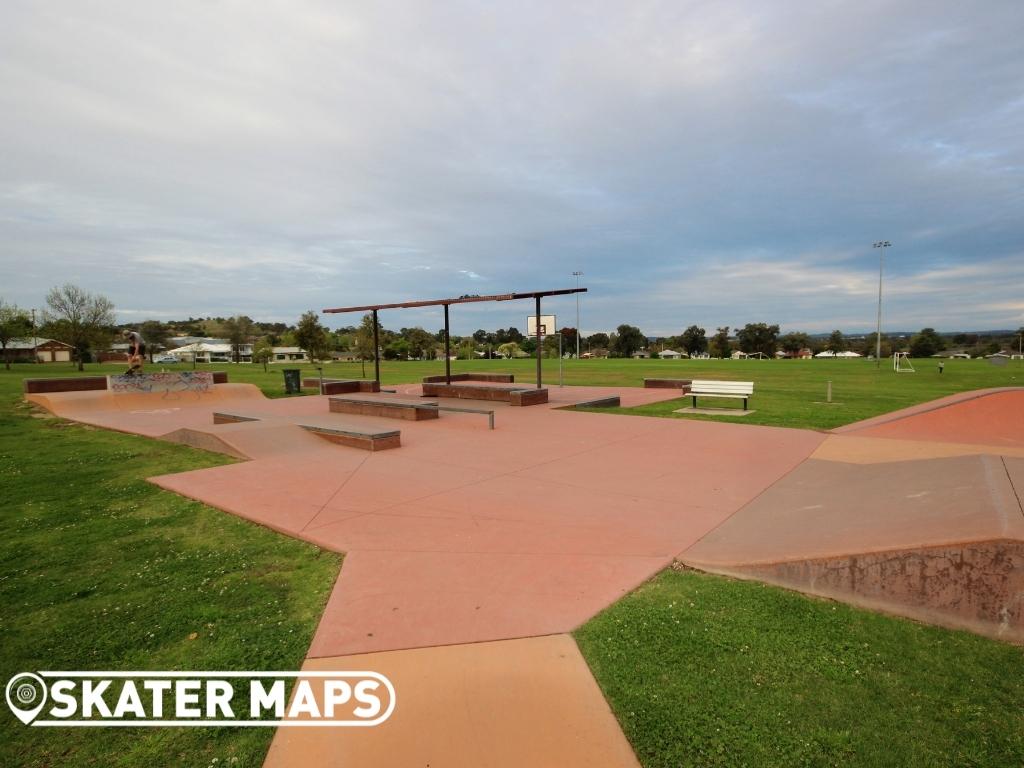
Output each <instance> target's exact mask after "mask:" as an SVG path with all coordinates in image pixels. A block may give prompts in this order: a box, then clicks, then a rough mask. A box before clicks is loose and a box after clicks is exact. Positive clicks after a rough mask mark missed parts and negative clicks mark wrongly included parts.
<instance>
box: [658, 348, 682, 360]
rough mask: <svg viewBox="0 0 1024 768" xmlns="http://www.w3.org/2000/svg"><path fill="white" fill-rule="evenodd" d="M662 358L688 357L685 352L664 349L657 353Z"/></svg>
mask: <svg viewBox="0 0 1024 768" xmlns="http://www.w3.org/2000/svg"><path fill="white" fill-rule="evenodd" d="M658 357H660V358H661V359H662V360H678V359H679V358H681V357H689V355H688V354H686V353H685V352H676V351H675V350H674V349H664V350H662V351H661V352H659V353H658Z"/></svg>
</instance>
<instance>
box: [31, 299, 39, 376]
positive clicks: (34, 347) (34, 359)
mask: <svg viewBox="0 0 1024 768" xmlns="http://www.w3.org/2000/svg"><path fill="white" fill-rule="evenodd" d="M38 346H39V342H38V341H36V311H35V309H34V308H33V310H32V362H33V363H38V362H39V350H38V349H37V347H38Z"/></svg>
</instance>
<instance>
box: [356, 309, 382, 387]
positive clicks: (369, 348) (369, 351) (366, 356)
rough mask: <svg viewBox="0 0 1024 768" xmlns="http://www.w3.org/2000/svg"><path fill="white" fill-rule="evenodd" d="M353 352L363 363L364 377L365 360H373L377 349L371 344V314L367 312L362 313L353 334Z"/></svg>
mask: <svg viewBox="0 0 1024 768" xmlns="http://www.w3.org/2000/svg"><path fill="white" fill-rule="evenodd" d="M355 353H356V356H357V357H358V358H359V362H361V363H362V364H363V378H364V379H365V378H366V361H367V360H373V359H374V358H375V357H376V356H377V350H376V349H374V346H373V314H372V313H371V312H367V313H366V314H365V315H363V319H362V322H360V323H359V329H358V330H357V331H356V336H355Z"/></svg>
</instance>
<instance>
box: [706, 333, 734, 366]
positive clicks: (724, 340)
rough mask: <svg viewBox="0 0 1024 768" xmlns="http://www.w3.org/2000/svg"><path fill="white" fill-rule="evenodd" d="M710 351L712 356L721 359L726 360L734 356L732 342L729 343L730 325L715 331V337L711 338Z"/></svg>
mask: <svg viewBox="0 0 1024 768" xmlns="http://www.w3.org/2000/svg"><path fill="white" fill-rule="evenodd" d="M709 349H710V351H711V354H712V355H714V356H715V357H719V358H726V357H729V355H731V354H732V342H730V341H729V326H728V325H726V326H724V327H722V328H717V329H716V330H715V335H714V336H712V337H711V344H710V346H709Z"/></svg>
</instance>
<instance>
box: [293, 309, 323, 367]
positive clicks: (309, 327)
mask: <svg viewBox="0 0 1024 768" xmlns="http://www.w3.org/2000/svg"><path fill="white" fill-rule="evenodd" d="M295 341H296V343H297V344H298V346H299V348H300V349H303V350H305V352H306V354H307V355H308V356H309V359H310V360H311V361H312V362H314V363H315V362H318V361H323V360H327V359H329V358H330V356H331V354H330V350H331V345H330V342H329V341H328V340H327V329H326V328H325V327H324V326H323V325H321V324H320V317H319V316H318V315H317V313H316V312H314V311H313V310H309V311H308V312H306V313H305V314H303V315H302V317H301V318H299V324H298V325H297V326H296V328H295Z"/></svg>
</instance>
